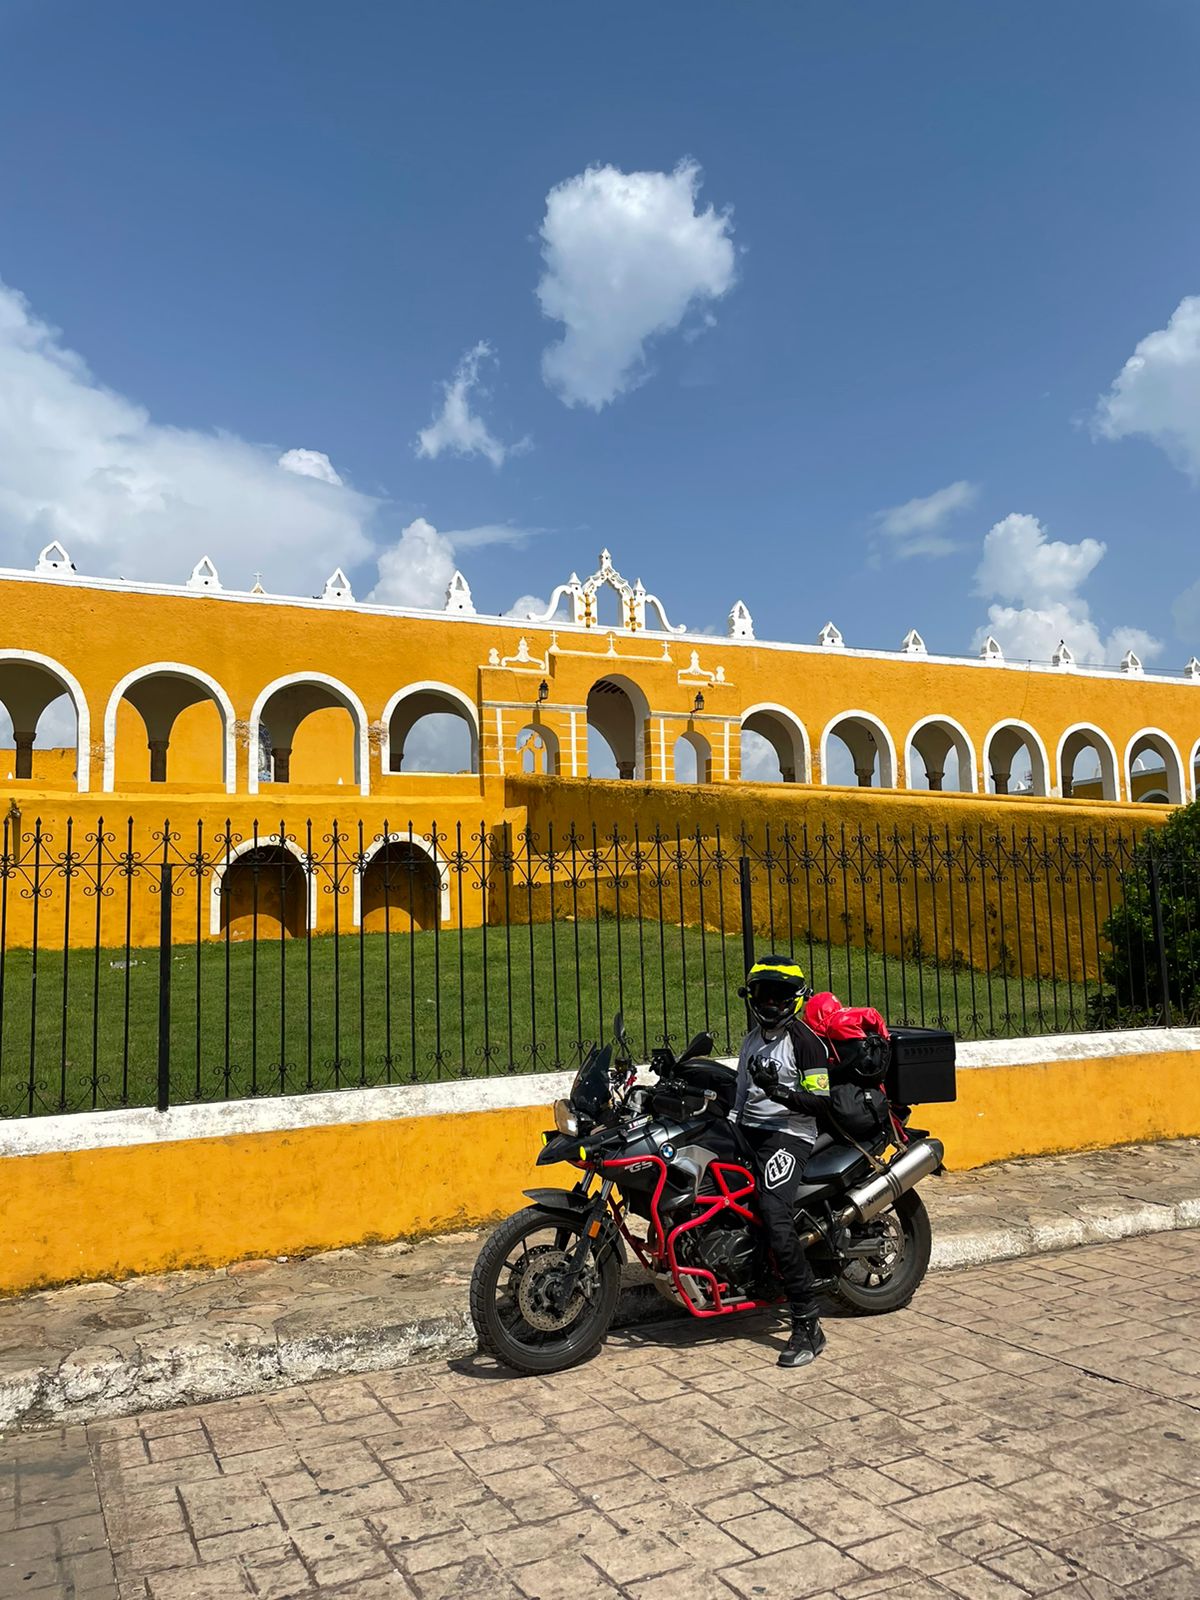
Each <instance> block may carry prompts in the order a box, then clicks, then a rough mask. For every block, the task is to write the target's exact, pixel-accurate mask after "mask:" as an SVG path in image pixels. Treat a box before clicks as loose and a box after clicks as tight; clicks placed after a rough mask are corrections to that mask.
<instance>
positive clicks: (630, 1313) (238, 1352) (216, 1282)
mask: <svg viewBox="0 0 1200 1600" xmlns="http://www.w3.org/2000/svg"><path fill="white" fill-rule="evenodd" d="M921 1193H922V1195H923V1197H924V1199H925V1203H926V1205H927V1206H928V1207H929V1211H930V1215H931V1217H932V1219H933V1237H934V1260H933V1264H934V1266H935V1267H936V1266H973V1265H975V1264H977V1263H979V1262H984V1261H991V1260H997V1259H1003V1258H1005V1257H1009V1256H1014V1257H1015V1256H1021V1255H1027V1254H1033V1253H1036V1252H1038V1251H1045V1250H1048V1249H1051V1250H1057V1249H1064V1248H1067V1247H1069V1246H1071V1245H1078V1244H1090V1243H1096V1242H1100V1241H1101V1240H1104V1239H1111V1238H1121V1237H1124V1236H1126V1235H1129V1234H1141V1233H1152V1232H1156V1231H1158V1230H1160V1229H1171V1228H1177V1227H1180V1226H1185V1225H1188V1224H1191V1225H1193V1226H1195V1225H1197V1224H1200V1140H1195V1139H1191V1140H1188V1139H1180V1140H1174V1141H1170V1142H1166V1143H1162V1144H1154V1145H1130V1146H1127V1147H1126V1148H1124V1149H1117V1150H1095V1151H1091V1152H1089V1153H1087V1154H1084V1155H1066V1156H1043V1157H1039V1158H1037V1159H1033V1160H1022V1161H1005V1162H1000V1163H997V1164H996V1165H994V1166H990V1167H983V1168H980V1169H979V1170H978V1171H975V1172H951V1173H949V1174H948V1175H947V1176H946V1177H944V1178H942V1179H940V1180H939V1181H938V1182H937V1183H927V1184H925V1185H924V1186H923V1188H922V1190H921ZM1197 1248H1200V1244H1198V1245H1197ZM478 1253H479V1240H478V1236H477V1235H475V1234H473V1233H466V1234H461V1233H460V1234H449V1235H443V1236H442V1237H441V1238H440V1239H428V1240H422V1241H420V1242H418V1243H416V1244H415V1245H414V1244H410V1243H407V1242H403V1241H401V1242H398V1243H393V1244H383V1245H363V1246H360V1247H358V1248H356V1249H347V1250H327V1251H323V1252H321V1253H320V1254H317V1255H312V1256H308V1257H306V1258H302V1259H296V1260H281V1261H275V1260H268V1261H242V1262H238V1263H237V1264H236V1265H234V1266H232V1267H225V1268H220V1269H217V1270H215V1271H209V1272H198V1271H189V1272H169V1273H159V1274H156V1275H154V1276H148V1277H142V1278H131V1279H129V1280H128V1281H126V1282H125V1283H92V1284H75V1285H72V1286H71V1287H69V1288H65V1289H52V1290H47V1291H44V1292H42V1293H38V1294H28V1295H21V1296H19V1297H16V1298H13V1299H9V1300H2V1301H0V1428H3V1427H5V1426H8V1425H11V1424H13V1423H15V1422H19V1421H25V1420H28V1421H30V1422H55V1421H64V1422H74V1421H81V1422H85V1421H90V1420H91V1419H92V1418H94V1417H98V1416H113V1415H121V1414H130V1413H135V1412H139V1411H145V1410H147V1409H149V1408H151V1407H156V1406H163V1405H178V1404H181V1403H186V1402H191V1401H200V1400H212V1399H224V1398H226V1397H228V1396H231V1395H237V1394H250V1393H255V1392H258V1391H261V1390H263V1389H268V1388H272V1387H276V1386H278V1385H279V1384H280V1383H282V1382H288V1381H305V1382H307V1381H309V1380H311V1379H312V1378H314V1377H317V1376H325V1375H328V1374H330V1373H336V1372H347V1371H377V1370H379V1369H380V1368H383V1367H394V1366H399V1365H401V1364H402V1363H404V1362H406V1361H409V1360H414V1359H415V1360H428V1359H430V1358H431V1357H434V1356H442V1357H451V1356H456V1355H461V1354H462V1353H463V1352H465V1351H466V1350H469V1349H470V1348H471V1346H472V1344H473V1342H474V1340H473V1335H472V1333H471V1330H470V1327H469V1324H468V1320H467V1315H466V1298H467V1297H466V1284H467V1282H468V1280H469V1277H470V1272H471V1268H472V1266H473V1264H474V1261H475V1257H476V1255H477V1254H478ZM639 1276H640V1274H637V1273H632V1274H631V1282H632V1281H633V1280H635V1279H636V1278H637V1277H639ZM643 1302H644V1303H643ZM647 1309H648V1310H649V1311H650V1312H651V1313H652V1314H653V1315H654V1316H659V1315H661V1310H662V1302H661V1300H660V1299H659V1297H658V1295H657V1294H656V1293H655V1292H654V1291H653V1290H647V1291H646V1292H645V1294H644V1295H639V1294H638V1293H637V1291H636V1290H635V1291H634V1292H633V1293H632V1294H631V1295H630V1296H628V1297H627V1300H626V1302H625V1303H624V1305H623V1308H622V1310H623V1315H624V1317H625V1320H631V1319H636V1318H637V1316H638V1315H640V1314H642V1313H643V1312H644V1311H645V1310H647Z"/></svg>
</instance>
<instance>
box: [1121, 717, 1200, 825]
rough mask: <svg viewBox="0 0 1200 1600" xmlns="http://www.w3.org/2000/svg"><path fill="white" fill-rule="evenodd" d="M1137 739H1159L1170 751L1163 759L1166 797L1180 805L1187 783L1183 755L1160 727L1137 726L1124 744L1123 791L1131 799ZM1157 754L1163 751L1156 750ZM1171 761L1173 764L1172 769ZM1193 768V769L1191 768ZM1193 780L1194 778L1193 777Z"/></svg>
mask: <svg viewBox="0 0 1200 1600" xmlns="http://www.w3.org/2000/svg"><path fill="white" fill-rule="evenodd" d="M1139 739H1161V740H1162V742H1163V743H1164V744H1165V745H1166V747H1167V749H1168V750H1169V751H1170V753H1171V759H1170V760H1166V761H1164V763H1163V765H1164V766H1165V767H1166V769H1167V797H1168V803H1169V804H1171V805H1173V806H1181V805H1183V803H1184V801H1185V800H1186V799H1187V798H1188V789H1189V784H1188V780H1187V774H1186V773H1185V772H1184V770H1183V757H1182V756H1181V755H1180V754H1179V746H1178V745H1177V744H1176V743H1175V741H1174V739H1172V737H1171V735H1170V734H1169V733H1164V732H1163V730H1162V729H1161V728H1139V729H1138V731H1137V732H1136V733H1135V734H1134V736H1133V738H1132V739H1130V741H1129V743H1128V744H1127V745H1126V746H1125V793H1126V794H1127V795H1128V797H1129V799H1130V800H1132V799H1133V747H1134V745H1136V744H1137V742H1138V740H1139ZM1158 754H1159V755H1162V754H1163V752H1162V751H1161V750H1160V751H1158ZM1171 761H1174V763H1175V765H1174V768H1173V769H1172V766H1171ZM1193 770H1194V769H1193ZM1193 781H1194V779H1193Z"/></svg>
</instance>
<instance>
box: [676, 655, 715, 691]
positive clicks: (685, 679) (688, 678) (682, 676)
mask: <svg viewBox="0 0 1200 1600" xmlns="http://www.w3.org/2000/svg"><path fill="white" fill-rule="evenodd" d="M675 678H676V681H677V682H679V683H682V684H685V685H687V686H688V687H691V686H692V685H693V684H709V685H711V684H714V683H719V684H721V685H724V684H725V668H724V667H717V668H716V669H715V670H714V671H712V672H709V671H708V670H707V669H706V668H705V667H702V666H701V665H700V652H699V650H693V651H692V654H691V659H690V660H689V661H688V664H687V666H686V667H680V669H679V671H678V672H677V673H676V674H675Z"/></svg>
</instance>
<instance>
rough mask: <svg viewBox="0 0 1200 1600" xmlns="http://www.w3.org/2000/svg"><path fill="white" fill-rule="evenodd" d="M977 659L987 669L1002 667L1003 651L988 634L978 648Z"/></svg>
mask: <svg viewBox="0 0 1200 1600" xmlns="http://www.w3.org/2000/svg"><path fill="white" fill-rule="evenodd" d="M979 659H980V660H981V661H982V662H984V663H985V664H986V665H987V666H989V667H1000V666H1003V665H1004V651H1003V650H1001V648H1000V646H999V645H998V644H997V642H996V641H995V639H993V638H992V636H991V634H990V633H989V634H988V636H987V638H986V639H985V640H984V641H983V643H982V644H981V645H980V647H979Z"/></svg>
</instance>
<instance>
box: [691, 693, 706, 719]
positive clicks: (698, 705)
mask: <svg viewBox="0 0 1200 1600" xmlns="http://www.w3.org/2000/svg"><path fill="white" fill-rule="evenodd" d="M703 710H704V696H703V695H702V694H701V693H700V690H699V689H697V690H696V698H695V699H694V700H693V701H692V714H693V716H697V717H698V716H699V715H700V713H701V712H702V711H703Z"/></svg>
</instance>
